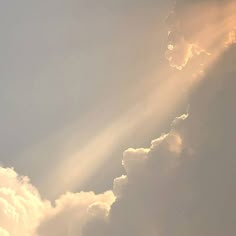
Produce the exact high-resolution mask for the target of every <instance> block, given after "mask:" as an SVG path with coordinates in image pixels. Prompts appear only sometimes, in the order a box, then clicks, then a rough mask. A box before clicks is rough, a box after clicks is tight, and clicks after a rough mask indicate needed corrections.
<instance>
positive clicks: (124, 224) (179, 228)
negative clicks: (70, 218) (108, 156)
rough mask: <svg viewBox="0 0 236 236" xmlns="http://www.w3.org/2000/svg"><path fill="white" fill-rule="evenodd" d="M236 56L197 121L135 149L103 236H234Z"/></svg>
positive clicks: (226, 59) (182, 121)
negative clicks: (235, 66) (142, 147)
mask: <svg viewBox="0 0 236 236" xmlns="http://www.w3.org/2000/svg"><path fill="white" fill-rule="evenodd" d="M235 52H236V51H235V48H231V49H230V50H229V51H228V52H226V53H225V54H224V56H223V57H222V59H221V60H220V61H219V62H218V63H217V64H216V65H215V67H214V68H212V70H210V71H209V72H208V76H207V78H206V80H204V83H202V85H201V86H199V88H198V89H197V91H196V92H195V93H194V94H193V95H192V97H191V99H190V100H191V103H190V104H191V107H190V109H189V110H190V114H184V115H183V116H181V117H179V118H176V119H175V120H174V122H173V124H172V129H171V131H170V132H169V133H167V134H163V135H162V136H161V137H160V138H158V139H156V140H154V141H152V143H151V146H150V148H145V149H128V150H127V151H125V152H124V156H123V165H124V168H125V170H126V174H127V175H126V176H122V177H120V178H118V179H116V180H115V181H114V190H115V191H114V192H115V193H117V195H116V196H117V200H116V201H115V203H114V204H113V205H112V207H111V210H110V214H109V220H108V222H106V223H101V222H100V223H99V224H95V225H93V224H92V225H91V224H90V227H89V228H90V229H93V230H92V231H91V230H90V231H88V230H87V231H86V230H85V231H84V235H85V236H92V235H94V233H95V232H96V235H103V236H106V235H113V236H116V235H117V236H118V235H123V236H126V235H127V236H128V235H135V236H139V235H140V236H141V235H151V236H152V235H153V236H154V235H160V236H172V235H176V236H180V235H181V236H182V235H190V236H193V235H202V236H222V235H234V234H235V233H236V231H235V221H236V208H235V196H236V190H235V189H236V188H235V181H234V180H235V178H236V173H235V166H236V160H235V148H234V145H235V129H234V128H233V127H234V126H235V119H236V111H235V106H234V99H233V98H234V97H233V96H234V91H235V89H236V82H235V79H234V76H233V75H234V73H235V69H234V65H233V61H235V56H236V54H235Z"/></svg>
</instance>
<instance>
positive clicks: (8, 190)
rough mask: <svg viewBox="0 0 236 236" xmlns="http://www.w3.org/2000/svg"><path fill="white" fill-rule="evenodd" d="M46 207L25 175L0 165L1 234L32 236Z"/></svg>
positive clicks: (46, 204)
mask: <svg viewBox="0 0 236 236" xmlns="http://www.w3.org/2000/svg"><path fill="white" fill-rule="evenodd" d="M48 207H49V203H48V202H46V201H43V200H42V199H41V198H40V196H39V194H38V192H37V190H36V188H35V187H33V186H32V185H31V184H30V183H29V179H28V178H27V177H21V176H19V175H18V174H17V173H16V172H15V171H14V170H13V169H9V168H2V167H0V235H1V236H5V235H6V236H22V235H25V236H32V235H33V232H34V230H35V228H36V227H37V225H38V224H39V221H40V219H41V217H42V215H43V214H44V211H45V210H46V209H47V208H48Z"/></svg>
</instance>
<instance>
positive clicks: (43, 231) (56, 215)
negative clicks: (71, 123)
mask: <svg viewBox="0 0 236 236" xmlns="http://www.w3.org/2000/svg"><path fill="white" fill-rule="evenodd" d="M114 201H115V197H114V194H113V193H112V192H111V191H109V192H105V193H103V194H99V195H96V194H94V193H93V192H81V193H66V194H64V195H62V196H61V197H60V198H59V199H57V200H56V205H55V207H53V208H51V209H50V211H48V213H47V214H46V215H45V218H44V220H43V221H42V222H41V225H40V227H39V229H38V235H40V236H41V235H43V236H47V235H48V236H49V235H50V236H52V235H57V236H65V235H70V236H74V235H75V236H79V235H82V228H83V227H84V225H85V224H86V223H88V222H89V221H91V220H94V219H96V221H99V220H102V221H104V222H105V221H106V220H107V217H108V214H109V211H110V207H111V205H112V203H113V202H114Z"/></svg>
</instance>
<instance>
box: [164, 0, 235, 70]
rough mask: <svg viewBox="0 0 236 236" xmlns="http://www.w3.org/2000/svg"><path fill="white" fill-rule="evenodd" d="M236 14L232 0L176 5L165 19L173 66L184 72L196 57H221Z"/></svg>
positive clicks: (184, 0) (183, 0)
mask: <svg viewBox="0 0 236 236" xmlns="http://www.w3.org/2000/svg"><path fill="white" fill-rule="evenodd" d="M235 10H236V4H235V2H234V1H232V0H227V1H213V0H208V1H192V0H180V1H177V2H176V4H175V7H174V8H173V10H172V11H171V12H170V14H169V15H168V17H167V19H166V24H167V26H168V32H169V33H168V46H167V51H166V58H167V60H168V61H169V63H170V65H171V66H172V67H175V68H177V69H178V70H182V69H183V68H184V67H185V66H186V65H187V64H188V63H189V62H190V61H191V60H192V59H193V58H195V57H200V58H201V60H202V61H203V60H207V58H206V57H207V56H210V55H211V54H217V53H219V51H221V50H222V48H224V47H225V45H226V44H227V41H228V38H229V33H230V32H231V31H232V30H233V29H234V27H235V24H236V23H235V22H236V15H235Z"/></svg>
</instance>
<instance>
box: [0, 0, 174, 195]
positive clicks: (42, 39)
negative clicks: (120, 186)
mask: <svg viewBox="0 0 236 236" xmlns="http://www.w3.org/2000/svg"><path fill="white" fill-rule="evenodd" d="M169 7H170V4H168V2H167V1H155V2H154V1H145V2H143V1H128V2H127V1H100V2H97V1H71V0H69V1H54V0H50V1H47V2H46V1H37V2H32V1H21V2H18V1H7V2H6V1H4V2H1V7H0V11H1V14H0V15H1V17H2V20H1V21H0V24H1V45H0V49H1V56H0V60H1V68H2V69H1V71H0V78H1V79H0V89H1V93H0V96H1V97H0V98H1V99H0V106H1V111H2V112H1V114H2V115H1V123H0V125H1V136H0V137H1V142H0V143H1V162H2V163H3V165H4V166H14V167H15V168H16V170H18V171H19V172H20V173H22V174H26V175H29V176H30V177H31V178H32V179H33V182H35V183H36V184H40V187H42V188H43V185H44V183H42V181H41V177H42V175H43V174H46V173H47V172H48V171H51V170H52V169H53V168H55V163H57V162H58V161H60V159H61V158H66V156H67V155H72V154H73V153H74V152H77V151H78V150H79V149H81V148H83V147H84V146H85V145H88V143H89V142H90V140H91V139H92V138H93V137H94V136H96V135H97V134H98V133H99V132H100V131H101V130H103V129H105V128H106V127H107V126H109V125H110V124H111V123H112V122H113V120H114V119H115V118H116V117H118V116H121V115H122V114H123V113H125V112H126V111H128V110H130V109H131V108H132V107H133V106H134V105H135V104H136V103H137V102H139V101H140V100H141V99H142V98H143V97H145V96H147V93H148V91H147V90H145V89H144V87H142V86H139V84H145V83H144V81H145V80H147V81H152V80H153V79H154V77H153V74H154V73H156V71H157V70H158V67H159V66H160V63H162V62H163V63H166V62H165V60H164V58H163V53H164V51H165V43H166V38H167V34H166V28H165V25H164V20H165V17H166V14H167V12H168V9H169ZM147 86H150V85H147ZM170 119H171V118H170ZM133 132H134V131H133ZM111 135H112V134H111ZM155 135H156V134H155ZM125 138H126V137H123V139H125ZM150 139H151V137H150V136H149V137H137V140H136V141H135V140H132V141H131V140H130V141H128V142H124V143H123V145H121V143H120V142H118V141H117V143H116V144H115V145H114V153H113V156H114V158H115V159H116V160H115V163H116V164H115V166H116V167H112V168H113V169H114V168H115V169H116V168H117V169H119V170H117V171H118V173H119V172H120V171H121V168H120V153H121V152H122V151H123V149H125V148H127V146H132V145H138V144H142V142H148V141H149V140H150ZM140 142H141V143H140ZM116 150H117V152H119V154H116V152H115V151H116ZM84 158H86V157H84ZM112 165H113V164H111V166H112ZM109 166H110V165H109ZM109 166H107V169H108V170H107V171H108V172H109V171H111V170H109V168H110V167H109ZM113 169H112V171H113ZM115 171H116V170H115ZM42 172H43V174H42ZM115 176H116V173H114V176H112V177H111V178H110V179H111V180H112V179H113V178H114V177H115ZM104 184H105V183H104ZM109 184H110V185H111V184H112V181H109ZM95 187H96V186H95ZM98 189H99V188H98ZM103 189H104V187H102V190H103ZM64 190H65V189H62V191H64ZM90 190H91V189H90ZM42 191H44V190H43V189H42Z"/></svg>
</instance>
